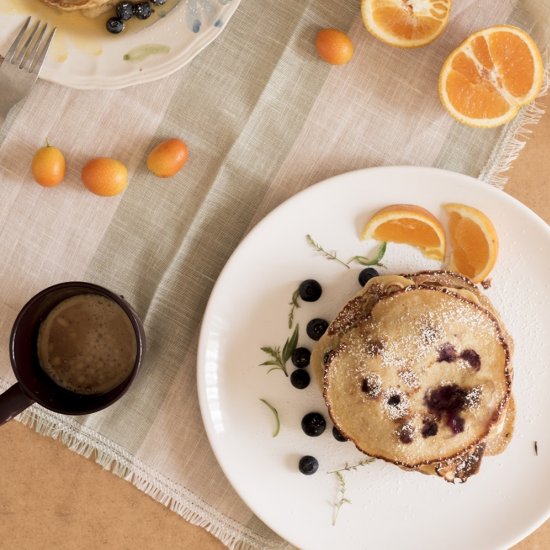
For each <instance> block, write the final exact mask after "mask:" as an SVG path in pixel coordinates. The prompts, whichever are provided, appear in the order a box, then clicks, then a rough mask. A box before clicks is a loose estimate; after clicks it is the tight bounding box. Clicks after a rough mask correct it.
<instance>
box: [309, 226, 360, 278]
mask: <svg viewBox="0 0 550 550" xmlns="http://www.w3.org/2000/svg"><path fill="white" fill-rule="evenodd" d="M306 241H307V243H308V244H309V246H311V247H312V248H314V249H315V250H316V251H317V252H319V253H320V254H321V255H322V256H324V257H325V258H326V259H327V260H335V261H337V262H338V263H339V264H342V265H343V266H344V267H345V268H346V269H350V267H349V265H348V264H347V263H346V262H344V261H343V260H341V259H340V258H338V256H336V253H334V252H327V251H326V250H325V249H324V248H323V247H322V246H321V245H320V244H319V243H318V242H316V241H315V240H313V237H312V236H311V235H310V234H309V233H308V234H307V235H306Z"/></svg>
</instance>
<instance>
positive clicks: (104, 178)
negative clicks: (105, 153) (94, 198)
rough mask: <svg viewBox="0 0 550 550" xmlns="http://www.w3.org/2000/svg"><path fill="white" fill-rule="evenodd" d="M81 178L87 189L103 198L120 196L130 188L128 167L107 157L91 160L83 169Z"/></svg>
mask: <svg viewBox="0 0 550 550" xmlns="http://www.w3.org/2000/svg"><path fill="white" fill-rule="evenodd" d="M81 176H82V182H83V183H84V185H85V186H86V188H87V189H88V190H89V191H91V192H92V193H95V194H96V195H100V196H102V197H112V196H113V195H118V194H119V193H122V191H124V189H126V187H127V186H128V170H127V168H126V166H124V164H122V162H120V161H118V160H115V159H111V158H107V157H98V158H95V159H92V160H90V161H89V162H88V163H87V164H86V165H85V166H84V168H82V174H81Z"/></svg>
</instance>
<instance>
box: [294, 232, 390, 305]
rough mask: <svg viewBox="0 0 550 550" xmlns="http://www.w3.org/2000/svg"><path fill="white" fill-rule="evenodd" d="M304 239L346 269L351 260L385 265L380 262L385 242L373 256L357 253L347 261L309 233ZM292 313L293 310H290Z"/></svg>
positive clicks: (365, 263) (363, 263) (384, 249)
mask: <svg viewBox="0 0 550 550" xmlns="http://www.w3.org/2000/svg"><path fill="white" fill-rule="evenodd" d="M306 241H307V243H308V244H309V245H310V246H311V247H313V248H314V249H315V250H316V251H317V252H319V253H320V254H321V255H322V256H323V257H325V258H326V259H327V260H335V261H337V262H338V263H340V264H342V265H343V266H345V267H346V268H347V269H350V265H349V264H351V263H352V262H356V263H358V264H361V265H365V266H368V265H377V266H380V267H385V266H384V264H383V263H382V258H383V257H384V255H385V254H386V250H387V248H388V243H386V242H383V243H381V244H380V246H379V247H378V250H377V251H376V254H375V256H374V257H373V258H369V257H367V256H361V255H359V256H352V257H351V258H350V259H349V260H348V261H347V262H344V260H341V259H340V258H338V256H337V255H336V252H335V251H331V252H329V251H327V250H325V249H324V248H323V247H322V246H321V245H320V244H319V243H318V242H317V241H315V240H314V239H313V237H312V236H311V235H310V234H309V233H308V234H307V235H306ZM292 313H294V312H293V311H292Z"/></svg>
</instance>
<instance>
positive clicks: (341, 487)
mask: <svg viewBox="0 0 550 550" xmlns="http://www.w3.org/2000/svg"><path fill="white" fill-rule="evenodd" d="M375 460H376V459H375V458H371V457H369V458H365V459H364V460H361V462H358V463H357V464H353V465H350V464H348V463H347V462H346V464H345V466H344V467H343V468H338V469H337V470H331V471H330V472H327V474H334V475H335V476H336V478H337V479H338V494H337V495H336V501H335V502H334V510H333V513H332V525H336V520H337V519H338V514H339V513H340V509H341V508H342V506H343V505H344V504H351V500H350V499H349V498H347V497H346V478H345V477H344V474H343V472H351V471H355V470H357V469H358V468H360V467H361V466H366V465H367V464H371V463H372V462H374V461H375Z"/></svg>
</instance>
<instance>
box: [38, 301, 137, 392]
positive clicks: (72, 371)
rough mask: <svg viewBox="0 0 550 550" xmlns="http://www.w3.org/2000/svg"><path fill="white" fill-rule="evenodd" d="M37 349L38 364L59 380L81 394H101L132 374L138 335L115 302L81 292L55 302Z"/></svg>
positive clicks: (57, 382) (43, 323) (42, 327)
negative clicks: (56, 303) (55, 304)
mask: <svg viewBox="0 0 550 550" xmlns="http://www.w3.org/2000/svg"><path fill="white" fill-rule="evenodd" d="M37 351H38V360H39V363H40V366H41V367H42V369H43V370H44V372H45V373H46V374H47V375H48V376H49V377H50V378H51V379H52V380H53V381H54V382H55V383H56V384H58V385H59V386H61V387H63V388H65V389H66V390H69V391H72V392H75V393H79V394H100V393H106V392H108V391H110V390H112V389H113V388H115V387H116V386H118V385H119V384H120V383H122V382H123V381H124V380H126V378H128V376H129V375H130V373H131V372H132V369H133V367H134V363H135V360H136V335H135V330H134V327H133V326H132V323H131V321H130V319H129V318H128V315H127V314H126V313H125V312H124V310H123V309H122V308H121V307H120V306H119V305H118V304H117V303H115V302H114V301H113V300H111V299H109V298H107V297H105V296H101V295H99V294H78V295H76V296H72V297H71V298H67V299H65V300H63V301H62V302H61V303H59V304H58V305H57V306H55V307H54V308H53V309H52V310H51V311H50V313H49V314H48V316H47V317H46V319H45V320H44V321H43V322H42V323H41V324H40V327H39V330H38V342H37Z"/></svg>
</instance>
